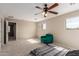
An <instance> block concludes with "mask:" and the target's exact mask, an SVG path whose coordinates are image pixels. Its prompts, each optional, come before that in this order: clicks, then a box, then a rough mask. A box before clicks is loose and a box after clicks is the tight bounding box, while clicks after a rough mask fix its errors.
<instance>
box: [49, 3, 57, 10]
mask: <svg viewBox="0 0 79 59" xmlns="http://www.w3.org/2000/svg"><path fill="white" fill-rule="evenodd" d="M56 6H58V3H55V4H53V5H52V6H50V7H49V8H48V10H50V9H52V8H55V7H56Z"/></svg>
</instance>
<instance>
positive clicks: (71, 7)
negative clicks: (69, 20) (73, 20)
mask: <svg viewBox="0 0 79 59" xmlns="http://www.w3.org/2000/svg"><path fill="white" fill-rule="evenodd" d="M50 5H52V3H50V4H48V6H50ZM35 6H40V7H43V4H42V3H4V4H3V3H0V16H1V17H8V16H13V17H14V18H15V19H18V20H28V21H34V22H38V21H42V20H44V19H48V18H51V17H56V16H58V15H62V14H65V13H68V12H71V11H75V10H78V9H79V4H78V3H77V4H74V3H73V4H69V3H60V4H59V6H57V7H56V8H54V9H52V11H57V12H58V13H59V14H58V15H54V14H50V13H48V16H47V17H46V18H44V17H43V15H42V14H39V15H35V14H36V13H39V12H41V10H39V9H36V8H35Z"/></svg>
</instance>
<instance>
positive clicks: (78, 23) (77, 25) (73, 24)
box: [66, 17, 79, 29]
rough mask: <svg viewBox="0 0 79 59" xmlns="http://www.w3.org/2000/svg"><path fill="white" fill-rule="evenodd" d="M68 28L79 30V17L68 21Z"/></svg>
mask: <svg viewBox="0 0 79 59" xmlns="http://www.w3.org/2000/svg"><path fill="white" fill-rule="evenodd" d="M66 28H68V29H79V17H72V18H69V19H67V20H66Z"/></svg>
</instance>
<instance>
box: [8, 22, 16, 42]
mask: <svg viewBox="0 0 79 59" xmlns="http://www.w3.org/2000/svg"><path fill="white" fill-rule="evenodd" d="M8 27H9V28H8V29H9V32H8V41H12V40H16V23H14V22H8Z"/></svg>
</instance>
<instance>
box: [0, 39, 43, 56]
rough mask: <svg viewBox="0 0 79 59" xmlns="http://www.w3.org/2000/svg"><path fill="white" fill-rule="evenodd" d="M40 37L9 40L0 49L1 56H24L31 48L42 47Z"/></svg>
mask: <svg viewBox="0 0 79 59" xmlns="http://www.w3.org/2000/svg"><path fill="white" fill-rule="evenodd" d="M43 45H44V44H41V43H40V41H39V40H38V39H19V40H16V41H9V42H8V43H7V44H6V45H4V46H3V47H2V49H1V51H0V56H24V55H27V54H28V53H29V52H30V51H31V50H33V49H35V48H38V47H41V46H43Z"/></svg>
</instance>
